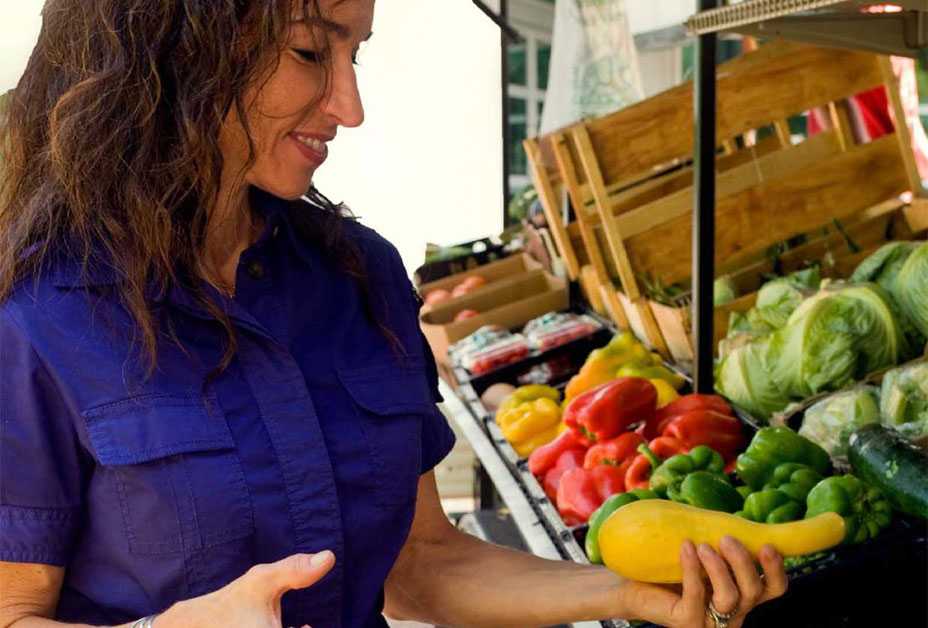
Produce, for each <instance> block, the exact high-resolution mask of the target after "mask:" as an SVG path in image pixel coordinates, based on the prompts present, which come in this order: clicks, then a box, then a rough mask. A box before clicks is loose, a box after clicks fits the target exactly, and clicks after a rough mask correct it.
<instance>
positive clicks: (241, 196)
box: [200, 185, 262, 295]
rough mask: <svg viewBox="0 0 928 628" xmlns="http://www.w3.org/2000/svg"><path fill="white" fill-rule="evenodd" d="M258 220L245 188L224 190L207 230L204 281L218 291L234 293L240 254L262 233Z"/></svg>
mask: <svg viewBox="0 0 928 628" xmlns="http://www.w3.org/2000/svg"><path fill="white" fill-rule="evenodd" d="M261 227H262V224H261V221H260V218H259V217H258V216H257V215H256V214H255V212H253V211H252V210H251V206H250V203H249V200H248V186H247V185H244V186H240V188H239V189H238V190H237V191H233V192H231V193H230V192H228V191H223V192H222V193H220V195H219V202H218V203H217V205H216V207H215V209H214V210H213V212H212V214H211V215H210V217H209V223H208V224H207V227H206V244H205V246H204V256H203V264H204V265H205V268H201V269H200V272H201V274H202V275H203V278H204V279H205V280H206V281H208V282H209V283H211V284H213V285H214V286H215V287H216V288H217V289H219V290H220V291H222V292H224V293H226V294H229V295H232V294H234V292H235V275H236V271H237V270H238V261H239V258H240V257H241V255H242V253H243V252H244V251H245V250H246V249H248V248H249V247H250V246H251V245H252V244H253V243H254V242H255V240H256V239H257V238H258V236H259V235H260V233H261Z"/></svg>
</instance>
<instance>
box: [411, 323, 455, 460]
mask: <svg viewBox="0 0 928 628" xmlns="http://www.w3.org/2000/svg"><path fill="white" fill-rule="evenodd" d="M419 336H420V338H422V343H423V344H424V345H425V347H424V348H425V352H424V355H425V361H426V371H427V373H428V378H429V390H430V391H431V392H432V398H433V399H434V400H435V403H441V402H442V401H444V399H442V396H441V393H439V392H438V368H437V367H436V366H435V358H433V357H432V352H431V350H429V346H428V343H426V341H425V336H423V335H422V332H421V331H420V332H419ZM432 410H433V412H432V417H431V418H430V420H427V421H423V423H422V467H421V469H420V472H421V473H428V472H429V471H431V470H432V469H434V468H435V467H436V466H437V465H438V463H439V462H441V461H442V460H444V459H445V456H447V455H448V454H449V453H451V450H452V449H453V448H454V442H455V440H456V437H455V435H454V432H453V431H452V430H451V426H450V425H448V419H447V418H446V417H445V415H444V414H443V413H442V411H441V410H439V409H438V406H432Z"/></svg>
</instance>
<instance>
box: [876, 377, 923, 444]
mask: <svg viewBox="0 0 928 628" xmlns="http://www.w3.org/2000/svg"><path fill="white" fill-rule="evenodd" d="M880 414H881V415H882V421H883V424H884V425H887V426H889V427H892V428H894V429H896V430H899V432H901V433H902V434H904V435H905V436H907V437H908V438H911V439H912V440H919V439H922V438H925V437H928V362H918V363H916V364H912V365H910V366H905V367H902V368H898V369H893V370H891V371H889V372H888V373H886V375H884V376H883V388H882V390H881V394H880Z"/></svg>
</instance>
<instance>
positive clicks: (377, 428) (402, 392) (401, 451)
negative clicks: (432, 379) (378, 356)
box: [338, 359, 434, 506]
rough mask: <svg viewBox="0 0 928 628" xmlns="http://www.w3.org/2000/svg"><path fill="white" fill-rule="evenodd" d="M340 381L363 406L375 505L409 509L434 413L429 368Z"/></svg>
mask: <svg viewBox="0 0 928 628" xmlns="http://www.w3.org/2000/svg"><path fill="white" fill-rule="evenodd" d="M338 375H339V379H340V380H341V382H342V384H343V385H344V387H345V389H346V390H347V391H348V394H349V395H350V397H351V398H352V399H353V401H354V403H355V405H356V406H357V409H358V413H359V415H360V419H361V427H362V429H363V431H364V434H365V437H366V438H367V440H368V444H369V446H370V451H371V456H372V462H373V468H374V472H375V473H376V477H375V478H374V481H373V482H372V484H373V485H374V486H375V487H376V490H377V492H376V496H375V501H376V502H377V503H378V504H380V505H382V506H397V505H406V504H408V503H409V502H410V501H412V500H414V499H415V496H416V489H417V487H418V482H419V473H420V468H421V464H422V422H423V420H425V419H426V417H427V416H428V415H429V414H430V413H432V412H434V408H433V406H434V402H433V401H432V397H431V395H430V394H429V390H428V380H427V378H426V374H425V364H424V362H422V361H421V360H419V359H416V360H412V361H410V362H407V363H406V364H405V365H404V366H402V367H392V366H389V365H383V364H381V365H373V366H368V367H362V368H354V369H349V368H340V369H339V371H338Z"/></svg>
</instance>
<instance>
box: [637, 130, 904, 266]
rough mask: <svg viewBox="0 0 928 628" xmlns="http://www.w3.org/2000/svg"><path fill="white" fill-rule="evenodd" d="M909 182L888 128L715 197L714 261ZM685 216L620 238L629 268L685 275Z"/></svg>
mask: <svg viewBox="0 0 928 628" xmlns="http://www.w3.org/2000/svg"><path fill="white" fill-rule="evenodd" d="M906 188H908V179H907V178H906V176H905V171H904V164H902V161H901V159H900V156H899V149H898V144H897V139H896V138H895V137H894V136H893V135H888V136H885V137H883V138H880V139H879V140H877V141H875V142H872V143H870V144H866V145H864V146H858V147H855V148H854V149H853V150H851V151H849V152H847V153H843V154H841V155H839V156H837V157H834V158H832V159H830V160H828V161H827V162H823V163H820V164H816V165H813V166H810V167H807V168H805V169H804V170H802V171H801V172H798V173H794V174H793V175H791V176H789V177H784V178H780V179H776V180H771V181H769V182H767V183H764V184H761V185H758V186H754V187H751V188H749V189H747V190H744V191H743V192H741V193H738V194H733V195H731V196H728V197H725V198H722V199H720V200H719V203H718V205H717V207H716V221H717V225H718V227H717V230H716V249H715V253H716V260H717V261H718V263H719V264H721V263H722V262H724V261H725V260H726V259H727V258H728V257H730V256H732V255H735V254H737V253H741V252H748V251H752V250H760V249H763V248H766V247H767V246H768V245H769V244H770V243H771V242H778V241H780V240H783V239H785V238H787V237H789V236H791V235H794V234H797V233H804V232H806V231H808V230H810V229H814V228H816V227H819V226H821V225H822V224H823V223H826V222H828V221H830V220H831V219H832V218H838V219H843V218H845V217H847V216H850V215H853V214H855V213H857V212H859V211H861V210H863V209H865V208H868V207H871V206H873V205H876V204H877V203H880V202H882V201H884V200H886V199H888V198H891V197H893V196H896V195H898V194H900V193H902V192H904V191H905V190H906ZM691 223H692V221H691V220H690V217H689V216H687V215H683V216H680V217H678V218H676V219H674V220H671V221H669V222H666V223H664V224H663V225H661V226H660V227H659V228H656V229H652V230H650V231H648V232H646V233H642V234H640V235H637V236H633V237H630V238H629V239H628V241H627V242H626V246H627V249H628V253H629V258H630V260H631V263H632V265H633V267H634V268H636V269H639V270H641V271H645V270H646V271H648V272H651V273H652V274H653V275H654V276H655V277H656V278H659V279H660V280H662V281H664V282H665V283H668V284H670V283H674V282H677V281H680V280H681V279H685V278H686V277H688V276H689V275H690V270H691V268H690V266H691V255H692V224H691Z"/></svg>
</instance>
